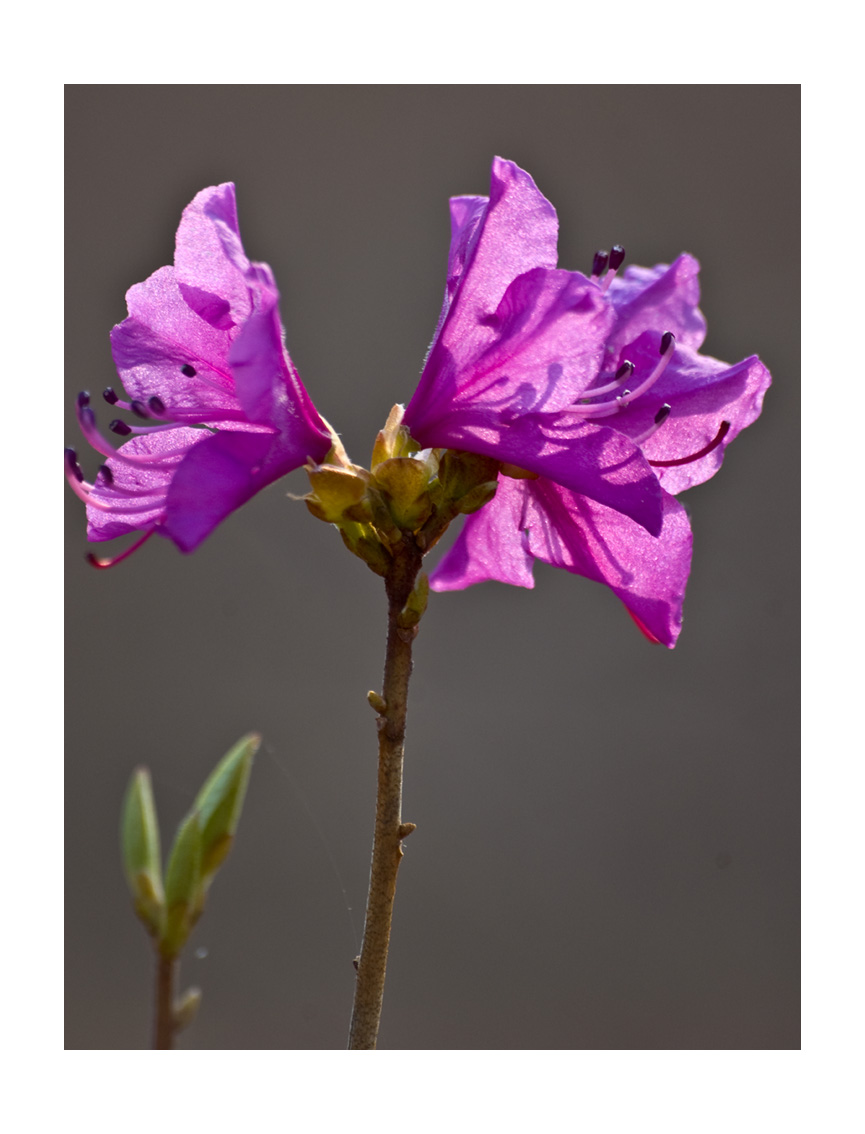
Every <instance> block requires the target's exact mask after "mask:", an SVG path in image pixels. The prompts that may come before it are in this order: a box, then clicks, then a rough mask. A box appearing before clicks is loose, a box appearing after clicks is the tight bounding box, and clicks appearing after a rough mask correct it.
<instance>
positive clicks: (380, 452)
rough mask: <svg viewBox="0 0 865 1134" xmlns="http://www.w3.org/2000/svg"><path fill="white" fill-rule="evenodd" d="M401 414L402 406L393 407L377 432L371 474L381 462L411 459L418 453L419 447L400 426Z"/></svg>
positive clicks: (402, 411) (406, 430) (403, 427)
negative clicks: (392, 459)
mask: <svg viewBox="0 0 865 1134" xmlns="http://www.w3.org/2000/svg"><path fill="white" fill-rule="evenodd" d="M403 413H404V407H403V406H394V407H393V409H392V410H391V411H390V413H389V414H388V418H387V421H386V422H385V426H384V429H382V430H380V431H379V434H378V436H377V437H376V439H375V445H374V446H373V450H372V462H371V464H370V468H371V469H372V470H373V472H375V469H376V466H377V465H380V464H381V462H382V461H388V460H390V459H391V458H392V457H411V456H412V455H413V454H414V453H417V452H418V451H419V449H420V445H418V443H417V441H415V440H414V438H413V437H412V435H411V434H410V433H409V431H408V429H406V427H405V426H404V425H402V424H401V423H402V415H403Z"/></svg>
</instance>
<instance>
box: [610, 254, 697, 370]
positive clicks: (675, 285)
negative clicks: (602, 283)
mask: <svg viewBox="0 0 865 1134" xmlns="http://www.w3.org/2000/svg"><path fill="white" fill-rule="evenodd" d="M699 273H700V265H699V264H698V262H697V261H696V260H695V259H694V257H693V256H689V255H687V253H683V254H682V255H681V256H679V257H678V259H676V260H674V261H673V263H672V264H669V265H668V264H656V265H655V267H654V268H639V267H636V266H634V265H632V266H630V267H628V268H626V269H625V271H624V274H623V275H622V276H620V277H618V276H617V277H616V279H614V280H613V282H612V283H611V285H610V289H609V291H608V292H607V295H608V297H609V299H610V301H611V302H612V304H613V307H614V308H615V310H616V315H617V317H618V319H617V323H616V329H615V331H614V332H613V335H612V337H611V339H610V346H611V347H612V349H613V351H617V350H619V349H620V348H621V347H623V346H624V345H625V343H629V342H632V341H633V340H634V339H636V338H637V337H638V336H639V335H641V334H642V333H643V331H657V332H658V333H659V334H663V333H664V332H665V331H672V332H673V334H674V335H675V336H676V339H677V341H678V342H679V343H680V344H681V345H683V346H688V347H691V348H692V349H693V350H698V349H699V348H700V346H701V345H702V343H703V340H704V339H705V337H706V320H705V319H704V318H703V313H702V311H700V309H699V307H698V306H697V304H698V303H699V302H700V283H699V279H698V276H699Z"/></svg>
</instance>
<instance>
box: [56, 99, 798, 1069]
mask: <svg viewBox="0 0 865 1134" xmlns="http://www.w3.org/2000/svg"><path fill="white" fill-rule="evenodd" d="M67 131H68V157H67V234H68V246H67V272H68V298H67V309H66V310H67V322H66V327H67V347H68V354H67V359H68V364H67V391H66V396H67V406H68V419H67V424H66V432H67V436H66V441H67V443H69V444H76V445H78V444H79V439H78V437H77V429H76V426H75V421H74V415H73V413H72V404H73V400H74V396H75V394H76V392H77V391H78V390H79V389H81V388H83V387H86V388H89V389H90V390H91V391H92V392H94V393H98V391H99V390H101V389H102V387H104V386H105V385H108V384H111V383H112V382H115V381H116V377H115V373H114V370H113V366H112V361H111V355H110V351H109V344H108V332H109V329H110V327H111V325H112V324H113V323H115V322H118V321H119V320H121V319H122V318H123V317H124V316H125V305H124V299H123V297H124V293H125V290H126V289H127V288H128V287H129V286H130V285H131V284H133V283H135V282H138V281H140V280H143V279H144V278H145V277H146V276H147V275H149V274H150V273H151V272H153V271H154V270H155V269H156V268H158V267H160V266H161V265H163V264H168V263H170V262H171V260H172V255H173V242H174V232H175V229H176V226H177V222H178V220H179V217H180V213H181V211H182V209H183V207H184V206H185V205H186V204H187V203H188V201H189V200H190V199H191V198H192V197H193V195H194V194H195V193H196V192H197V191H198V190H199V189H201V188H203V187H204V186H206V185H211V184H214V183H217V182H220V181H226V180H234V181H235V182H236V184H237V191H238V200H239V210H240V222H241V230H242V234H243V238H244V243H245V246H246V249H247V252H248V253H249V255H250V256H252V257H253V258H256V259H262V260H266V261H268V262H269V263H270V264H271V265H272V267H273V269H274V271H275V273H276V278H277V281H278V283H279V285H280V290H281V294H282V314H283V320H284V323H285V325H286V328H287V339H288V345H289V349H290V351H291V354H292V357H293V359H294V361H295V363H296V364H297V366H298V368H299V370H300V373H301V375H302V377H303V380H304V382H305V384H306V386H307V388H308V389H309V391H310V393H311V395H312V397H313V399H314V401H315V403H316V405H317V407H318V408H319V409H320V411H321V412H322V413H323V414H324V415H325V416H326V417H328V418H329V419H330V420H331V421H332V422H333V423H334V425H335V426H336V428H337V429H339V430H340V432H341V433H342V436H343V439H344V441H345V443H346V445H347V447H348V450H349V452H350V454H351V455H352V456H353V457H354V459H355V460H357V461H359V462H360V463H363V464H366V463H368V459H369V452H370V449H371V446H372V442H373V439H374V436H375V432H376V430H377V429H378V428H379V427H380V426H381V424H382V423H383V422H384V418H385V416H386V414H387V412H388V410H389V409H390V406H391V405H392V404H393V403H394V402H395V401H403V402H406V401H408V399H409V397H410V395H411V392H412V390H413V389H414V385H415V382H416V379H417V376H418V374H419V371H420V366H421V363H422V360H423V356H424V353H425V350H426V347H427V345H428V342H429V339H430V337H431V335H432V332H433V329H434V327H435V322H436V318H437V315H438V311H439V307H440V301H441V294H442V289H443V286H444V271H445V264H446V254H447V245H448V235H449V227H448V213H447V199H448V197H449V196H451V195H454V194H458V193H485V192H487V190H488V186H489V164H490V160H491V158H492V156H493V154H495V153H499V154H501V155H502V156H504V157H507V158H511V159H513V160H514V161H516V162H517V163H518V164H520V165H522V166H523V167H524V168H525V169H527V170H528V171H529V172H530V173H531V174H532V176H533V177H534V178H535V180H536V182H537V184H538V186H539V187H540V189H541V190H542V192H544V193H545V195H546V196H547V197H548V198H549V199H550V200H551V201H552V203H553V204H554V205H555V207H556V209H557V210H558V214H559V219H560V224H561V238H560V242H559V253H560V255H559V263H560V265H561V266H562V267H566V268H572V269H573V268H580V269H583V270H586V269H587V268H588V266H589V265H590V263H591V255H592V252H593V251H594V250H595V248H597V247H609V245H610V244H611V243H613V242H615V241H620V242H621V243H622V244H624V246H625V248H626V249H627V252H628V262H630V263H641V264H653V263H655V262H657V261H661V260H667V261H668V260H669V259H670V258H672V257H674V256H675V255H677V254H678V253H679V252H680V251H685V250H686V251H689V252H692V253H693V254H694V255H696V256H697V257H698V258H699V259H700V260H701V262H702V265H703V272H702V285H703V304H702V306H703V309H704V311H705V313H706V315H707V318H708V321H709V337H708V340H707V343H706V346H705V350H706V351H707V353H710V354H713V355H715V356H717V357H719V358H723V359H726V360H727V361H730V362H733V361H738V360H739V359H741V358H743V357H744V356H746V355H748V354H751V353H759V354H760V355H761V357H762V358H763V360H764V361H765V362H766V364H767V365H768V366H769V368H770V370H771V371H772V373H773V376H774V381H775V385H774V386H773V387H772V389H771V390H770V392H769V394H768V396H767V399H766V405H765V410H764V414H763V417H762V418H761V419H760V420H759V421H758V423H757V424H755V425H754V426H753V427H752V428H751V429H749V430H748V431H747V432H746V433H744V434H743V435H742V436H741V437H740V438H739V439H738V440H737V441H736V442H735V444H734V445H733V446H732V447H731V448H730V449H729V450H728V455H727V458H726V462H725V465H724V468H723V469H722V471H721V473H720V474H719V475H718V476H716V477H715V479H714V480H712V481H710V482H709V483H707V484H705V485H703V486H701V487H699V488H696V489H694V490H692V491H690V492H689V493H687V494H686V495H685V497H684V501H685V503H686V505H687V507H688V508H689V511H690V513H691V518H692V524H693V528H694V533H695V549H694V551H695V554H694V567H693V572H692V575H691V580H690V584H689V590H688V597H687V601H686V606H685V624H684V630H683V633H682V637H681V639H680V644H679V646H678V647H677V649H676V650H675V651H672V652H670V651H667V650H665V649H663V648H661V647H658V646H651V645H650V644H649V643H647V642H646V641H645V640H644V639H643V638H642V636H641V635H640V634H639V632H638V631H637V630H636V628H635V627H634V626H633V624H632V622H631V620H630V619H629V618H628V616H627V614H626V613H625V612H624V610H623V609H622V608H621V606H620V605H619V603H618V601H617V600H616V598H615V597H614V596H613V595H612V594H611V593H610V592H609V591H607V590H605V589H604V588H601V587H598V586H596V585H594V584H592V583H590V582H588V581H586V580H583V579H580V578H576V577H574V576H571V575H568V574H567V573H565V572H561V571H556V570H553V569H551V568H547V567H544V566H543V565H538V566H537V567H536V570H535V578H536V587H535V590H534V591H524V590H520V589H517V588H511V587H505V586H501V585H498V584H486V585H484V586H481V587H476V588H472V589H470V590H468V591H466V592H463V593H459V594H449V595H441V596H434V597H433V599H432V602H431V606H430V610H429V613H428V615H427V617H426V619H425V620H424V623H423V626H422V629H421V634H420V637H419V638H418V640H417V648H416V668H415V675H414V678H413V687H412V691H411V700H410V712H409V734H408V750H407V767H406V790H405V804H404V815H405V818H406V819H408V820H412V821H413V822H416V823H417V824H418V830H417V832H416V833H415V834H414V835H413V836H412V837H411V839H410V840H409V842H408V844H407V853H406V858H405V860H404V862H403V866H402V869H401V873H400V883H399V889H398V894H397V907H396V915H395V924H394V934H393V939H392V946H391V960H390V966H389V973H388V986H387V991H386V996H385V1011H384V1018H383V1023H382V1030H381V1036H380V1041H381V1042H380V1047H382V1048H794V1047H797V1046H798V1043H799V1039H798V1034H799V1033H798V965H799V946H798V853H799V844H798V522H799V521H798V442H797V437H798V433H797V422H798V371H797V365H798V360H797V355H798V294H799V278H798V251H799V249H798V214H799V188H798V186H799V89H798V87H795V86H699V87H694V86H675V87H673V86H669V87H664V86H656V87H644V86H606V87H592V86H563V87H557V86H542V87H537V86H529V87H523V86H505V87H496V86H485V87H463V86H413V87H405V86H402V87H401V86H380V87H379V86H361V87H353V86H337V87H334V86H303V87H293V86H232V87H213V86H207V87H196V86H183V87H164V86H149V87H145V86H73V87H68V88H67ZM97 409H98V406H97ZM100 415H101V420H102V423H103V425H105V424H107V421H108V419H109V416H111V415H110V411H109V410H108V407H105V410H104V412H103V411H100ZM80 447H81V450H82V453H83V454H84V455H83V458H82V460H83V463H84V467H85V472H86V473H87V474H88V475H92V474H93V472H94V471H95V468H96V466H97V464H98V458H96V457H95V456H94V455H92V454H91V453H89V451H87V450H86V446H84V445H81V446H80ZM289 490H290V491H294V492H296V493H302V492H304V491H305V484H304V478H303V475H302V474H301V473H295V474H292V476H291V477H289V478H288V479H287V480H286V481H284V482H281V483H280V484H277V485H273V486H272V487H271V488H270V489H268V490H267V491H266V492H264V493H262V494H260V495H259V496H258V497H257V498H256V499H255V500H253V501H252V502H250V503H249V504H248V505H247V506H246V507H245V508H243V509H242V510H241V511H240V512H237V513H235V514H234V515H233V516H231V517H230V518H229V520H228V521H227V522H226V523H224V524H223V525H222V526H220V527H219V528H218V529H217V530H216V532H215V533H214V534H213V535H212V536H211V537H210V538H209V539H208V540H207V541H206V542H205V544H204V545H203V546H202V547H201V548H200V549H199V550H198V551H197V552H196V553H195V554H194V555H192V556H189V557H186V556H181V555H180V554H179V552H177V550H176V549H175V548H174V547H173V545H171V544H170V543H168V542H167V541H163V540H158V539H157V540H151V541H150V543H149V544H148V545H147V546H146V547H145V548H144V549H143V550H142V551H141V552H140V553H138V554H137V555H135V556H134V557H133V558H132V559H131V560H129V561H128V562H126V563H123V564H121V565H120V566H118V567H117V568H116V569H115V570H113V571H107V572H96V571H93V570H91V569H90V568H89V567H88V566H87V565H86V564H85V562H84V559H83V553H84V551H85V550H86V547H87V545H86V543H85V538H84V515H83V508H82V506H81V505H80V503H79V502H78V501H77V500H76V499H75V498H74V497H73V495H72V493H71V492H68V490H67V497H68V499H67V507H68V570H67V580H68V604H67V612H68V625H67V648H68V703H67V714H68V716H67V720H68V728H67V756H68V759H67V785H68V817H67V878H68V920H67V938H66V943H67V983H66V989H67V1036H66V1041H67V1046H68V1047H71V1048H135V1047H144V1046H147V1045H148V1043H149V1031H150V992H151V956H150V946H149V943H148V941H147V939H146V937H145V934H144V932H143V930H142V928H141V927H140V926H139V924H138V923H137V921H136V920H135V918H134V916H133V914H132V912H131V910H130V908H129V902H128V898H127V895H126V892H125V887H124V883H123V880H122V877H121V873H120V866H119V856H118V849H117V824H118V814H119V808H120V802H121V798H122V794H123V791H124V788H125V785H126V782H127V780H128V777H129V775H130V773H131V771H132V768H133V767H134V766H135V765H136V764H138V763H142V762H143V763H147V764H148V765H149V766H150V767H151V769H152V771H153V776H154V781H155V790H156V795H157V804H158V808H159V812H160V817H161V820H162V826H163V839H164V842H166V843H167V842H168V840H169V837H170V835H171V834H172V833H173V830H174V827H175V824H176V823H177V821H178V820H179V818H180V817H181V815H182V814H183V813H184V811H185V809H186V808H187V807H188V805H189V803H190V801H191V799H192V797H193V795H194V793H195V791H196V790H197V788H198V786H199V784H200V783H201V781H202V779H203V778H204V776H205V775H206V773H207V772H208V770H209V769H210V767H211V766H212V764H213V763H214V762H215V760H216V759H217V758H218V757H219V756H220V755H221V754H222V753H223V752H224V751H225V750H226V749H227V748H228V747H229V746H230V745H231V744H232V743H233V742H234V741H235V740H236V739H237V738H238V737H239V736H240V735H241V734H243V733H244V732H246V731H248V730H249V729H252V728H257V729H259V730H260V731H261V732H262V733H263V734H264V737H265V746H264V749H263V750H262V752H261V754H260V756H259V758H258V760H257V763H256V766H255V768H254V772H253V777H252V782H251V786H250V792H249V796H248V801H247V806H246V810H245V813H244V817H243V822H242V826H241V830H240V835H239V838H238V841H237V844H236V846H235V849H234V851H233V853H232V857H231V858H230V859H229V860H228V863H227V864H226V866H225V868H224V870H223V872H222V875H221V876H220V877H219V879H218V880H217V883H216V884H215V886H214V889H213V891H212V893H211V899H210V903H209V908H208V910H207V912H206V915H205V917H204V919H203V921H202V922H201V923H200V925H199V927H198V929H197V930H196V932H195V936H194V939H193V941H192V945H191V948H190V950H189V953H188V956H187V959H186V960H185V961H184V965H183V974H182V978H183V981H184V983H191V982H194V983H197V984H200V985H201V986H202V987H203V989H204V1001H203V1005H202V1010H201V1013H200V1016H199V1019H198V1021H197V1022H196V1024H195V1025H194V1026H193V1028H192V1029H191V1030H190V1031H189V1032H187V1033H185V1034H184V1036H183V1038H182V1040H181V1044H180V1046H182V1047H197V1048H340V1047H343V1046H344V1044H345V1040H346V1035H347V1028H348V1020H349V1014H350V1004H351V996H352V985H353V979H354V970H353V968H352V964H351V960H352V957H354V956H355V954H356V953H357V951H358V947H359V946H358V939H359V937H360V933H361V929H362V923H363V906H364V900H365V893H366V884H367V877H368V863H369V853H370V841H371V833H372V815H373V802H374V785H375V752H376V742H375V728H374V716H373V713H372V712H371V711H370V709H369V707H368V706H367V704H366V701H365V693H366V690H367V689H370V688H378V687H379V682H380V669H381V662H382V654H383V645H384V612H385V606H384V594H383V588H382V586H381V583H380V580H379V579H378V578H376V577H375V576H374V575H372V573H371V572H369V571H368V570H367V569H366V568H365V567H364V565H363V564H362V563H361V562H360V561H359V560H356V559H354V558H353V557H352V556H350V555H349V554H348V553H347V552H346V551H344V549H343V547H342V544H341V542H340V540H339V538H338V536H337V534H336V532H335V531H334V530H333V529H332V528H330V527H328V526H326V525H324V524H321V523H318V522H317V521H315V520H314V519H313V518H312V517H311V516H309V515H308V513H307V512H306V509H305V508H304V506H303V505H302V504H298V503H293V502H291V501H289V500H287V499H286V496H285V493H286V491H289ZM103 546H104V545H103ZM97 550H98V549H97ZM195 950H199V951H200V952H202V953H203V951H204V950H206V956H195V955H194V954H195Z"/></svg>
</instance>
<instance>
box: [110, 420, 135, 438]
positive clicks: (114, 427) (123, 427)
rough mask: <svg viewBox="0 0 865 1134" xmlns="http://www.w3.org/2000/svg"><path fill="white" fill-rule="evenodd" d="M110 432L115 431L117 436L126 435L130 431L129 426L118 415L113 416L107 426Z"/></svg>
mask: <svg viewBox="0 0 865 1134" xmlns="http://www.w3.org/2000/svg"><path fill="white" fill-rule="evenodd" d="M108 428H109V429H110V430H111V432H112V433H116V434H117V436H118V437H128V436H129V434H130V433H131V432H132V430H131V428H130V427H129V426H128V425H127V424H126V422H125V421H121V420H120V418H119V417H115V419H114V421H112V422H111V424H110V425H109V426H108Z"/></svg>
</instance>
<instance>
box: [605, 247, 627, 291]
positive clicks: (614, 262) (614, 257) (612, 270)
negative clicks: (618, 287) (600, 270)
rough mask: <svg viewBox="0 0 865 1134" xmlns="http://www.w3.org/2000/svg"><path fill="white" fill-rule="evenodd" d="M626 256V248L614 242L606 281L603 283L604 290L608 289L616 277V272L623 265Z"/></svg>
mask: <svg viewBox="0 0 865 1134" xmlns="http://www.w3.org/2000/svg"><path fill="white" fill-rule="evenodd" d="M624 258H625V250H624V248H623V247H622V246H621V244H614V245H613V247H612V248H611V249H610V266H609V268H608V269H607V274H606V275H605V276H604V282H603V283H602V284H601V288H602V290H603V291H606V290H607V288H608V287H609V286H610V284H611V283H612V282H613V280H614V279H615V278H616V272H617V271H618V270H619V268H620V267H621V266H622V261H623V260H624Z"/></svg>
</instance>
